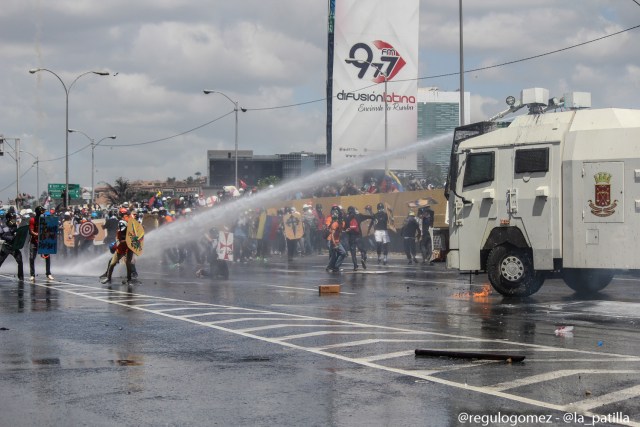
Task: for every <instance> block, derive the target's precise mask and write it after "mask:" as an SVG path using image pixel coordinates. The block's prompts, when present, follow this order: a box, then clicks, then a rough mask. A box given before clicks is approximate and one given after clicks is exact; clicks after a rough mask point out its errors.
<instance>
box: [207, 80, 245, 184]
mask: <svg viewBox="0 0 640 427" xmlns="http://www.w3.org/2000/svg"><path fill="white" fill-rule="evenodd" d="M202 92H204V94H205V95H209V94H210V93H219V94H220V95H222V96H224V97H225V98H227V99H228V100H229V101H230V102H231V103H232V104H233V112H234V113H235V116H236V126H235V171H236V177H235V186H236V188H238V101H234V100H233V99H231V98H229V97H228V96H227V95H226V94H224V93H222V92H220V91H217V90H208V89H205V90H203V91H202ZM240 109H241V110H242V112H243V113H244V112H246V111H247V110H246V109H244V108H240Z"/></svg>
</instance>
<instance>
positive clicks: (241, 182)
mask: <svg viewBox="0 0 640 427" xmlns="http://www.w3.org/2000/svg"><path fill="white" fill-rule="evenodd" d="M239 181H240V187H241V188H242V189H243V190H246V189H247V183H246V182H244V181H243V180H239Z"/></svg>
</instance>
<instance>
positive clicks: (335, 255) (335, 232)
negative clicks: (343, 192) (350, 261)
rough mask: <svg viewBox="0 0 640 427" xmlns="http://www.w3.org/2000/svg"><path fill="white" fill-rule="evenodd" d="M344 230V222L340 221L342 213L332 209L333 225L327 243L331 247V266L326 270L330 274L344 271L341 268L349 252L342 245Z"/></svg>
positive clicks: (330, 226)
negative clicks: (341, 237)
mask: <svg viewBox="0 0 640 427" xmlns="http://www.w3.org/2000/svg"><path fill="white" fill-rule="evenodd" d="M343 228H344V224H343V222H342V221H341V220H340V213H339V210H338V209H332V211H331V224H330V225H329V237H327V242H328V246H329V265H327V268H326V269H325V270H326V271H327V272H328V273H330V272H333V273H338V272H340V271H342V269H341V268H340V266H341V265H342V261H344V258H345V257H346V256H347V251H345V249H344V247H343V246H342V244H341V243H340V235H341V234H342V230H343Z"/></svg>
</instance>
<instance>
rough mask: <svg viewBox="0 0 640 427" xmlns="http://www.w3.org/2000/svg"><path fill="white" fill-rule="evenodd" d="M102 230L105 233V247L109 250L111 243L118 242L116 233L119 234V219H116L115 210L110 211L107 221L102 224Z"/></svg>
mask: <svg viewBox="0 0 640 427" xmlns="http://www.w3.org/2000/svg"><path fill="white" fill-rule="evenodd" d="M102 228H103V229H104V231H105V236H104V240H103V243H104V247H105V248H108V247H109V245H111V243H113V242H115V241H116V233H117V232H118V218H117V217H116V211H115V210H114V209H112V210H110V211H109V214H108V216H107V219H106V220H105V222H104V224H102Z"/></svg>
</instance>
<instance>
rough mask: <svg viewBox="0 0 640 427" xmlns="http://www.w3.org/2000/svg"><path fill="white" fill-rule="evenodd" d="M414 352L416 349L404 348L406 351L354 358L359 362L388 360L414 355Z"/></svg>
mask: <svg viewBox="0 0 640 427" xmlns="http://www.w3.org/2000/svg"><path fill="white" fill-rule="evenodd" d="M414 354H415V352H414V350H404V351H395V352H393V353H386V354H376V355H374V356H369V357H358V358H356V359H353V360H355V361H357V362H375V361H378V360H388V359H395V358H397V357H407V356H413V355H414Z"/></svg>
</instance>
